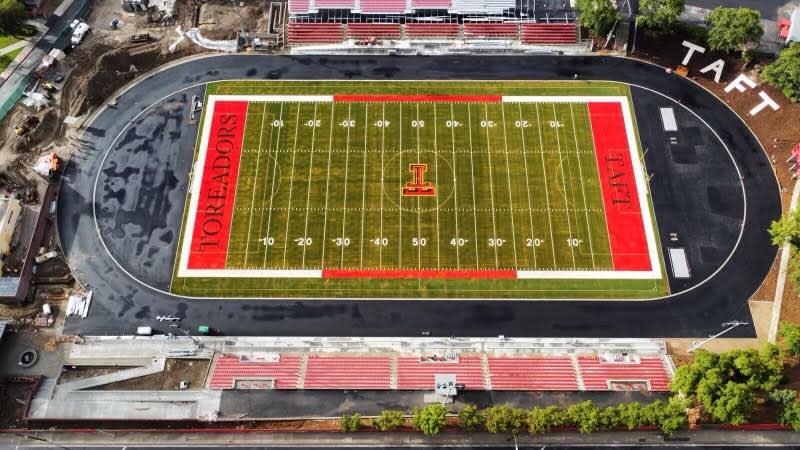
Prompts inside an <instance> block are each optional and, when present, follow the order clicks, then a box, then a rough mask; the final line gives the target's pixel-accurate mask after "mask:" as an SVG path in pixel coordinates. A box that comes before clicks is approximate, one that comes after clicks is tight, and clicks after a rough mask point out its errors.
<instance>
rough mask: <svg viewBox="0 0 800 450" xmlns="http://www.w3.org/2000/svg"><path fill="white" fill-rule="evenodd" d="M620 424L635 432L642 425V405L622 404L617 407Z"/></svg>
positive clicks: (635, 403) (634, 403)
mask: <svg viewBox="0 0 800 450" xmlns="http://www.w3.org/2000/svg"><path fill="white" fill-rule="evenodd" d="M617 412H618V414H619V420H620V422H621V423H622V424H623V425H625V426H626V427H628V429H629V430H633V429H635V428H636V427H639V426H640V425H642V405H640V404H639V403H638V402H631V403H622V404H620V405H617Z"/></svg>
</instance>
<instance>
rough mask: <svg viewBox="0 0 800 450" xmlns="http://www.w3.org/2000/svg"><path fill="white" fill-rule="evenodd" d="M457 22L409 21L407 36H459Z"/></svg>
mask: <svg viewBox="0 0 800 450" xmlns="http://www.w3.org/2000/svg"><path fill="white" fill-rule="evenodd" d="M457 36H458V24H457V23H407V24H406V37H409V38H420V37H453V38H454V37H457Z"/></svg>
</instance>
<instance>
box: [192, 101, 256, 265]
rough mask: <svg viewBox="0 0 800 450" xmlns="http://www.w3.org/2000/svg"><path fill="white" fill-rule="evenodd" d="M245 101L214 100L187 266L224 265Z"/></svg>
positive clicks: (237, 173)
mask: <svg viewBox="0 0 800 450" xmlns="http://www.w3.org/2000/svg"><path fill="white" fill-rule="evenodd" d="M247 104H248V103H247V102H245V101H217V102H215V103H214V107H213V113H212V114H213V116H212V118H211V128H210V134H209V138H208V146H207V148H206V153H205V159H204V161H203V178H202V182H201V185H200V192H199V193H198V194H197V195H198V201H197V213H196V215H195V217H194V228H193V229H192V245H191V247H190V250H189V261H188V268H189V269H224V268H225V260H226V257H227V254H228V237H229V235H230V230H231V221H232V218H233V206H234V200H235V196H236V182H237V180H238V179H239V178H238V177H239V157H240V156H241V153H242V139H243V137H244V136H243V135H244V124H245V120H246V118H247Z"/></svg>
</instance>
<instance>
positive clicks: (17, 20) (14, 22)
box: [0, 0, 25, 34]
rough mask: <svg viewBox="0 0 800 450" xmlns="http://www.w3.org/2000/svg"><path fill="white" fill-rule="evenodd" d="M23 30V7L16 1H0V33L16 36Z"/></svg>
mask: <svg viewBox="0 0 800 450" xmlns="http://www.w3.org/2000/svg"><path fill="white" fill-rule="evenodd" d="M24 28H25V6H23V5H22V2H20V1H18V0H0V33H2V34H17V33H19V32H21V31H22V30H23V29H24Z"/></svg>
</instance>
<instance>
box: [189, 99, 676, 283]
mask: <svg viewBox="0 0 800 450" xmlns="http://www.w3.org/2000/svg"><path fill="white" fill-rule="evenodd" d="M223 100H224V101H246V102H273V103H274V102H295V103H296V102H307V103H312V102H317V103H325V102H333V101H334V96H332V95H209V96H208V101H207V104H206V106H205V107H206V111H205V113H206V114H205V116H204V119H203V125H202V126H203V129H202V130H203V131H202V136H201V140H200V149H199V152H198V156H197V160H196V162H195V166H194V173H193V174H192V186H191V190H190V193H189V195H190V202H189V211H188V217H187V219H186V229H185V230H184V233H183V236H184V240H183V245H182V246H181V255H180V260H179V266H178V276H179V277H187V278H189V277H204V278H212V277H213V278H257V277H263V278H321V277H322V271H321V270H290V269H189V268H188V259H189V254H190V250H191V243H192V237H193V230H194V226H195V216H196V215H197V207H198V200H199V195H198V194H199V192H200V189H201V185H202V179H203V170H204V166H205V157H206V152H207V147H208V141H209V136H210V133H211V119H212V117H213V111H214V106H215V104H216V102H217V101H223ZM502 101H503V103H589V102H595V103H597V102H602V103H619V104H620V105H621V106H622V115H623V121H624V123H625V131H626V136H627V139H628V149H629V151H630V157H631V164H632V170H633V175H634V179H635V182H636V190H637V193H638V198H639V205H640V209H641V213H642V214H641V215H642V220H643V222H644V231H645V237H646V240H647V247H648V253H649V256H650V266H651V270H649V271H593V270H551V271H549V270H517V271H516V273H517V278H518V279H535V278H540V279H661V277H662V273H661V263H660V260H659V258H658V251H657V246H656V241H655V232H654V230H653V220H652V217H651V212H650V207H649V205H650V203H649V201H648V199H647V188H646V185H645V181H644V168H643V166H642V161H641V159H640V157H639V151H638V147H637V145H636V142H637V140H636V135H635V132H634V128H633V120H632V115H631V111H630V105H629V103H628V98H627V97H625V96H503V97H502Z"/></svg>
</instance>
